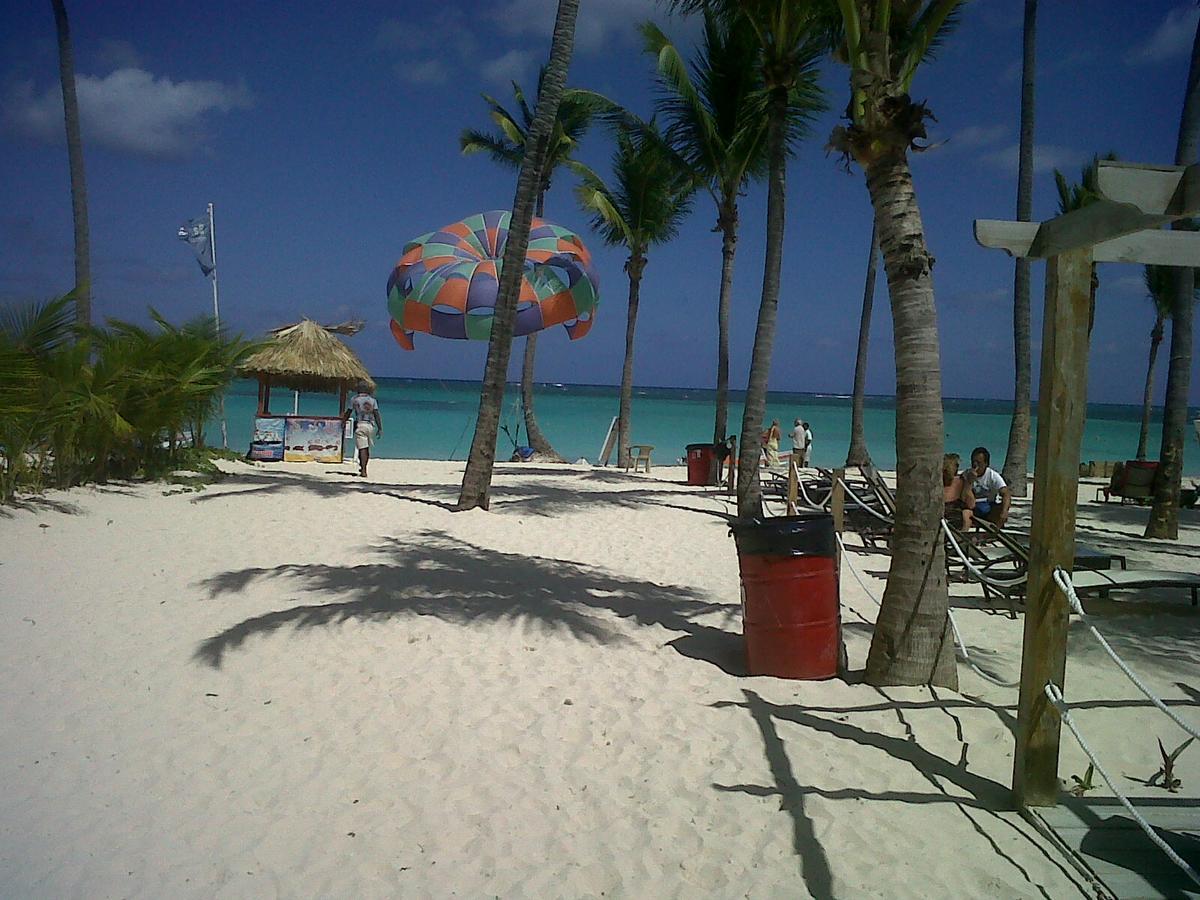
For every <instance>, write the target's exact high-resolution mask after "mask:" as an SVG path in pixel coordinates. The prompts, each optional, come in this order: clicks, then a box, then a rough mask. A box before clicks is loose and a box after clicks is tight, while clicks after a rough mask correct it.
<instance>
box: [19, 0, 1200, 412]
mask: <svg viewBox="0 0 1200 900" xmlns="http://www.w3.org/2000/svg"><path fill="white" fill-rule="evenodd" d="M1022 7H1023V4H1022V3H1020V2H1019V0H1005V2H1000V0H975V2H971V3H968V4H967V5H966V9H965V12H964V15H963V18H962V24H961V26H960V27H959V29H958V30H957V31H956V32H955V33H954V34H953V35H952V36H951V37H950V38H949V40H948V41H947V43H946V45H945V47H944V48H943V50H942V52H941V53H940V55H939V57H938V58H937V59H936V60H935V61H933V62H932V63H930V64H929V65H928V66H927V67H926V68H924V69H923V70H922V71H921V72H920V73H919V74H918V77H917V82H916V84H915V85H914V95H915V96H916V97H917V98H919V99H925V100H927V102H928V104H929V106H930V108H931V109H932V110H933V112H934V113H935V115H936V116H937V122H935V123H932V124H931V139H932V140H933V141H934V142H937V143H938V144H939V146H938V147H937V148H936V149H934V150H932V151H930V152H928V153H926V154H923V155H919V156H916V157H915V158H914V161H913V168H914V173H915V178H916V184H917V191H918V197H919V199H920V203H921V210H922V214H923V217H924V221H925V225H926V229H927V238H928V241H929V245H930V248H931V251H932V253H933V254H934V256H935V257H936V259H937V263H936V266H935V270H934V279H935V290H936V296H937V306H938V314H939V320H940V324H941V336H942V361H943V363H942V364H943V385H944V393H945V394H946V395H947V396H959V397H964V396H965V397H972V396H973V397H999V398H1007V397H1010V396H1011V393H1012V387H1011V384H1012V325H1011V321H1012V311H1011V310H1012V298H1011V294H1012V271H1013V265H1012V261H1011V260H1009V259H1008V258H1007V257H1006V256H1005V255H1004V254H1003V253H1001V252H999V251H994V250H984V249H982V248H981V247H979V246H978V245H976V244H975V242H974V239H973V237H972V231H971V223H972V220H973V219H975V218H1012V217H1013V215H1014V212H1013V211H1014V209H1015V195H1016V187H1015V180H1016V144H1017V138H1018V113H1019V102H1020V98H1019V92H1020V81H1019V75H1020V59H1021V19H1022ZM554 9H555V3H554V2H553V0H498V2H491V3H487V4H483V3H474V2H464V3H458V4H433V5H430V4H417V3H412V2H408V0H401V2H398V3H397V2H390V3H376V2H355V3H351V4H337V5H334V4H327V3H314V2H297V3H291V4H285V5H284V4H259V3H255V4H247V3H223V2H209V3H206V4H203V5H197V4H195V3H182V2H172V0H163V2H158V3H155V4H149V5H148V4H141V3H138V4H134V3H128V2H119V0H114V2H105V3H100V2H78V0H77V2H68V11H69V14H70V16H71V28H72V36H73V40H74V47H75V60H76V71H77V76H78V78H79V96H80V103H81V107H82V115H83V129H84V130H83V138H84V144H85V155H86V163H87V183H88V194H89V203H90V215H91V236H92V264H93V273H94V274H93V279H94V293H95V306H96V312H97V316H98V317H102V316H117V317H122V318H133V319H141V318H143V317H144V313H145V309H146V307H147V306H148V305H153V306H155V307H156V308H157V309H159V310H160V311H162V312H163V313H164V314H166V315H167V316H168V317H169V318H172V319H176V320H182V319H185V318H189V317H191V316H194V315H197V314H200V313H203V312H205V311H207V310H209V309H211V289H210V287H209V284H208V282H207V281H206V280H204V279H203V278H202V276H201V274H200V271H199V269H198V267H197V266H196V263H195V261H194V259H193V258H192V256H191V255H190V252H189V249H188V247H187V246H186V245H185V244H183V243H182V242H180V241H179V240H178V239H177V237H176V229H177V228H178V227H179V225H180V224H182V223H183V222H184V221H185V220H186V219H188V218H191V217H195V216H200V215H202V214H203V212H204V209H205V205H206V203H208V202H212V203H214V204H215V205H216V211H217V212H216V215H217V253H218V263H219V275H220V287H221V310H222V317H223V319H224V321H225V322H226V323H228V324H229V325H230V326H231V327H232V328H234V329H236V330H240V331H243V332H245V333H246V334H248V335H253V334H260V333H262V332H263V331H264V330H265V329H267V328H271V327H275V326H278V325H281V324H285V323H288V322H291V321H295V320H296V319H298V318H299V317H300V316H302V315H307V316H309V317H311V318H314V319H317V320H320V321H325V322H332V321H340V320H344V319H347V318H362V319H364V320H365V321H366V323H367V327H366V329H365V330H364V332H363V333H362V334H361V335H359V336H358V337H356V338H354V339H353V340H352V345H353V346H354V348H355V349H356V350H357V351H358V353H359V354H360V355H361V356H362V357H363V359H364V361H365V362H366V363H367V365H368V367H369V368H370V369H371V371H372V372H373V373H375V374H377V375H383V376H389V375H397V376H413V377H430V378H458V379H477V378H478V377H480V375H481V373H482V368H483V360H484V357H485V354H486V345H484V344H482V343H475V342H455V341H439V340H437V339H435V338H431V337H428V336H424V335H418V336H417V338H416V342H417V349H416V351H415V352H412V353H407V352H405V351H402V350H401V349H400V348H399V347H397V346H396V345H395V344H394V342H393V341H392V339H391V336H390V334H389V333H388V328H387V322H388V315H387V310H386V305H385V300H386V298H385V288H386V283H387V278H388V275H389V273H390V271H391V269H392V266H393V265H394V264H395V262H396V260H397V258H398V257H399V255H400V251H401V249H402V247H403V245H404V243H405V242H406V241H408V240H409V239H411V238H413V237H415V236H417V235H419V234H421V233H423V232H426V231H430V230H432V229H434V228H437V227H439V226H442V225H446V224H449V223H451V222H454V221H457V220H458V219H460V218H462V217H463V216H466V215H468V214H470V213H473V212H478V211H482V210H487V209H502V208H507V207H509V206H510V205H511V202H512V197H513V191H514V188H515V182H516V177H515V174H514V173H512V172H510V171H506V170H502V169H499V168H497V167H496V166H495V165H494V164H492V163H491V162H490V161H488V160H487V159H486V158H484V157H482V156H471V157H463V156H462V155H461V154H460V153H459V150H458V136H459V133H460V132H461V131H462V129H463V128H465V127H482V126H486V125H488V124H489V123H488V120H487V119H486V109H485V105H484V102H483V100H482V99H481V97H480V94H481V93H484V92H486V93H490V94H492V95H494V96H496V97H498V98H499V99H501V100H502V102H504V101H507V100H508V99H509V98H511V87H510V82H511V80H512V79H514V78H515V79H517V80H518V81H520V82H521V83H522V84H526V85H530V86H531V87H530V89H531V90H532V85H533V83H534V79H535V77H536V72H537V68H538V66H539V64H540V63H541V62H543V61H544V60H545V57H546V55H547V53H548V50H549V32H550V28H551V25H552V23H553V18H554ZM1085 10H1086V13H1085V12H1084V11H1085ZM1039 12H1040V15H1039V21H1038V46H1037V51H1038V52H1037V60H1038V79H1039V81H1038V87H1037V129H1036V137H1037V176H1036V183H1035V198H1034V215H1035V218H1039V219H1041V218H1049V217H1051V216H1052V215H1054V214H1055V212H1056V204H1057V198H1056V195H1055V193H1054V186H1053V180H1052V174H1051V172H1052V169H1053V168H1055V167H1059V168H1062V169H1063V170H1064V171H1065V172H1067V173H1068V174H1069V175H1070V176H1071V177H1072V178H1077V177H1078V172H1079V168H1080V166H1081V165H1082V164H1083V163H1084V162H1085V161H1086V160H1087V159H1089V158H1090V157H1091V155H1092V154H1093V153H1096V152H1099V153H1105V152H1108V151H1110V150H1111V151H1114V152H1115V153H1117V154H1118V156H1120V157H1121V158H1122V159H1126V160H1130V161H1138V162H1146V163H1158V164H1162V163H1170V162H1172V161H1173V157H1174V150H1175V140H1176V133H1177V130H1178V124H1179V109H1180V105H1181V102H1182V96H1183V89H1184V81H1185V78H1186V74H1187V64H1188V54H1189V51H1190V47H1191V40H1192V36H1193V34H1194V32H1195V27H1196V17H1197V15H1198V13H1197V11H1196V9H1195V6H1194V4H1191V3H1187V2H1184V3H1180V2H1177V0H1162V2H1159V0H1141V2H1136V3H1130V2H1126V0H1097V2H1092V3H1088V4H1086V6H1085V5H1081V4H1074V3H1068V4H1063V3H1042V4H1041V9H1040V11H1039ZM644 18H653V19H655V20H656V21H659V22H660V23H661V24H663V26H664V28H665V30H666V31H667V32H668V33H669V34H672V35H676V36H678V37H679V39H680V41H681V42H684V41H687V40H689V39H690V37H691V36H693V35H694V34H695V33H696V28H695V25H694V24H692V23H687V22H683V21H680V20H673V19H671V18H669V17H668V16H667V15H666V14H665V13H664V12H663V11H662V9H660V8H659V7H657V6H655V5H654V4H653V3H652V2H649V0H583V3H582V10H581V12H580V16H579V23H578V30H577V41H576V53H575V58H574V61H573V63H572V66H571V70H570V78H569V80H570V83H571V84H572V85H574V86H578V87H588V88H592V89H595V90H598V91H601V92H603V93H605V94H607V95H609V96H610V97H612V98H614V99H616V100H618V101H619V102H621V103H623V104H625V105H626V106H628V107H629V108H631V109H633V110H634V111H636V112H639V113H641V114H643V115H648V114H649V113H650V112H651V110H652V104H653V99H654V91H653V83H652V72H651V67H650V62H649V60H648V58H647V57H646V56H645V55H644V54H643V53H642V52H641V50H640V46H639V43H638V40H637V37H636V33H635V31H634V27H633V26H634V23H636V22H637V21H639V20H641V19H644ZM5 23H6V27H5V29H4V33H3V36H0V47H2V48H3V57H2V59H3V62H0V96H2V97H3V102H2V103H0V195H2V196H3V197H4V198H5V203H4V205H3V207H2V208H0V246H3V248H4V251H3V252H2V253H0V303H6V302H10V301H28V300H34V299H45V298H48V297H51V296H55V295H57V294H60V293H63V292H65V291H67V290H69V289H70V287H71V283H72V279H73V268H72V226H71V206H70V195H69V182H68V170H67V159H66V151H65V146H64V141H63V137H62V133H63V126H62V114H61V100H60V97H59V93H58V70H57V54H56V45H55V32H54V21H53V16H52V13H51V10H50V4H49V3H34V4H17V3H7V4H5ZM823 85H824V87H825V89H826V90H827V92H828V97H829V105H830V112H828V113H826V114H825V115H823V116H822V117H820V119H819V120H818V121H817V123H816V125H815V126H814V128H813V132H812V135H811V137H810V138H809V140H808V141H807V142H806V143H805V144H803V145H801V146H800V147H798V148H797V152H796V156H795V159H794V160H793V161H792V163H791V165H790V167H789V171H788V207H787V216H788V221H787V240H786V246H785V256H784V267H783V292H782V296H781V302H780V312H779V321H778V332H777V337H776V346H775V355H774V362H773V365H772V370H771V382H770V386H771V388H772V389H774V390H795V391H815V392H831V393H848V392H849V391H850V389H851V386H852V379H853V370H854V354H855V346H856V341H857V332H858V320H859V311H860V307H861V301H862V290H863V276H864V268H865V263H866V255H867V250H868V246H867V242H868V240H869V236H870V208H869V203H868V198H867V193H866V188H865V183H864V180H863V177H862V174H861V172H859V171H858V170H855V171H854V172H853V173H852V174H846V173H845V172H844V171H843V169H842V168H841V167H840V166H839V164H838V162H837V160H835V159H834V158H832V157H827V156H826V155H825V152H824V149H823V148H824V144H825V140H826V138H827V137H828V134H829V132H830V130H831V129H832V128H833V126H834V125H836V124H837V120H838V111H839V110H841V109H844V107H845V103H846V100H847V97H848V87H847V75H846V71H845V70H844V69H843V68H841V67H839V66H837V65H836V64H833V63H829V64H827V65H826V66H825V67H824V72H823ZM610 149H611V144H610V139H609V137H608V135H606V134H605V133H604V132H603V131H599V130H598V131H596V132H595V133H593V134H591V135H589V137H588V138H587V139H586V142H585V145H584V147H583V150H582V153H581V156H582V158H583V159H584V160H585V161H586V162H588V163H590V164H591V165H593V166H594V167H596V168H597V169H598V170H599V171H601V172H602V173H606V172H607V167H608V159H609V154H610ZM572 187H573V185H572V179H571V178H570V177H569V176H567V175H565V174H564V175H562V176H560V177H559V179H558V181H557V182H556V184H555V187H554V188H553V190H552V191H551V194H550V195H549V197H548V198H547V208H546V217H547V218H548V219H550V220H552V221H555V222H557V223H559V224H562V225H565V226H567V227H570V228H573V229H574V230H576V231H578V232H580V233H581V234H582V235H584V239H585V241H587V242H588V245H589V247H590V248H591V249H592V251H593V254H594V256H595V258H596V260H597V266H598V271H599V275H600V279H601V305H600V308H599V312H598V316H597V321H596V325H595V327H594V328H593V329H592V331H591V333H590V334H589V335H588V336H587V337H586V338H584V339H582V340H580V341H577V342H573V343H572V342H569V341H568V340H567V338H566V334H565V332H564V331H562V329H557V328H556V329H554V330H552V331H550V332H547V333H546V334H545V335H544V336H543V339H542V340H541V341H539V344H538V360H539V364H538V369H537V376H538V379H539V380H541V381H562V382H587V383H602V384H603V383H608V384H612V383H616V382H618V381H619V379H620V370H621V359H622V352H623V342H624V320H625V306H626V297H627V290H628V284H627V281H626V278H625V275H624V272H623V271H622V264H623V262H624V259H625V257H624V254H622V253H621V252H620V250H619V249H616V248H608V247H604V246H603V245H602V244H601V243H600V241H599V239H598V238H597V237H595V236H591V235H590V233H589V232H588V229H587V218H586V217H585V216H584V215H583V214H582V213H581V212H580V211H579V209H578V207H577V205H576V202H575V198H574V196H573V194H572V190H571V189H572ZM741 218H742V230H741V237H740V242H739V255H738V259H737V268H736V272H735V285H734V291H735V300H734V312H733V340H732V347H733V351H732V383H733V386H734V387H735V388H741V387H744V386H745V380H746V375H747V371H748V367H749V359H750V348H751V344H752V341H753V334H754V324H755V318H756V316H757V309H758V297H759V293H760V289H761V278H762V254H763V233H764V228H763V222H764V219H765V187H764V186H763V185H751V186H750V187H749V188H748V190H747V192H746V196H745V197H744V199H743V201H742V206H741ZM714 220H715V213H714V211H713V209H712V205H711V203H710V202H709V201H708V200H707V198H706V197H704V196H700V197H698V198H697V201H696V204H695V207H694V212H693V214H692V216H691V218H690V219H689V220H688V221H687V223H686V224H685V225H684V227H683V229H682V232H681V234H680V236H679V237H678V239H677V240H675V241H674V242H672V243H670V244H668V245H664V246H661V247H657V248H654V249H653V250H652V251H651V254H650V257H649V264H648V266H647V268H646V273H645V280H644V282H643V286H642V304H641V313H640V317H639V321H638V334H637V356H636V362H635V381H636V382H637V383H638V384H641V385H665V386H672V385H677V386H689V387H690V386H700V387H710V386H712V384H713V381H714V379H715V372H716V295H717V283H718V276H719V270H720V242H719V236H718V235H716V234H714V233H713V231H712V226H713V223H714ZM1043 280H1044V266H1043V265H1042V264H1036V265H1035V267H1034V307H1035V323H1034V335H1035V338H1034V340H1035V357H1034V363H1035V373H1036V364H1037V352H1038V346H1039V345H1040V340H1039V335H1040V313H1039V311H1040V306H1041V288H1042V283H1043ZM1100 284H1101V286H1100V294H1099V300H1098V304H1097V307H1098V308H1097V313H1096V325H1095V331H1094V333H1093V352H1092V357H1091V366H1090V389H1089V390H1090V394H1089V399H1091V400H1094V401H1101V402H1116V403H1140V401H1141V395H1142V389H1143V379H1144V374H1145V365H1146V356H1147V351H1148V346H1149V332H1150V328H1151V326H1152V324H1153V313H1152V308H1151V305H1150V303H1149V301H1148V300H1147V299H1146V297H1145V290H1144V287H1143V284H1142V273H1141V268H1140V267H1136V266H1115V265H1104V266H1101V267H1100ZM871 346H872V351H871V356H870V369H869V377H868V391H869V392H871V393H878V394H890V393H892V391H893V389H894V370H893V367H892V351H891V329H890V314H889V312H888V308H887V294H886V288H885V286H884V284H883V279H882V273H881V278H880V286H879V290H878V293H877V295H876V306H875V317H874V322H873V327H872V345H871ZM516 351H517V352H516V353H514V358H515V360H516V362H514V366H513V370H512V371H513V373H514V376H515V374H516V372H517V371H518V369H517V366H518V364H519V356H520V354H519V347H517V348H516ZM1166 356H1167V354H1166V352H1165V348H1164V351H1163V352H1162V353H1161V354H1160V360H1159V369H1158V377H1157V391H1156V394H1157V396H1158V397H1159V398H1161V395H1162V388H1163V385H1164V382H1165V379H1166ZM1192 397H1193V403H1195V402H1197V398H1200V374H1198V373H1197V372H1196V371H1195V370H1194V372H1193V375H1192Z"/></svg>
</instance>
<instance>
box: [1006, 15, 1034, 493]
mask: <svg viewBox="0 0 1200 900" xmlns="http://www.w3.org/2000/svg"><path fill="white" fill-rule="evenodd" d="M1036 37H1037V0H1025V25H1024V30H1023V36H1022V41H1021V43H1022V63H1021V140H1020V144H1019V145H1018V153H1017V221H1018V222H1028V221H1029V220H1030V218H1031V217H1032V216H1033V88H1034V77H1035V65H1034V57H1035V53H1034V47H1035V45H1036ZM1031 346H1032V342H1031V336H1030V319H1029V260H1028V259H1027V258H1025V257H1023V256H1019V257H1017V259H1016V263H1015V270H1014V274H1013V361H1014V371H1015V373H1016V378H1015V381H1014V385H1013V413H1012V422H1011V423H1010V424H1009V428H1008V452H1007V453H1006V454H1005V456H1004V473H1003V474H1004V481H1005V483H1006V484H1007V485H1008V487H1009V489H1010V490H1011V491H1012V493H1013V496H1014V497H1024V496H1025V495H1026V493H1028V490H1027V485H1026V481H1027V477H1028V475H1029V440H1030V432H1031V427H1032V420H1033V414H1032V410H1031V405H1030V395H1031V393H1032V391H1033V370H1032V363H1031V351H1030V347H1031Z"/></svg>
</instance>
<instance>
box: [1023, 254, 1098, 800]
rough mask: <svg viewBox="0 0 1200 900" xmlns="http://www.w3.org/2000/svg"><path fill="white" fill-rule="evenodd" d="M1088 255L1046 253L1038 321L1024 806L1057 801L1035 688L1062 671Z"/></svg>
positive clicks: (1053, 734)
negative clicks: (1061, 576) (1057, 572)
mask: <svg viewBox="0 0 1200 900" xmlns="http://www.w3.org/2000/svg"><path fill="white" fill-rule="evenodd" d="M1091 280H1092V258H1091V254H1090V253H1088V251H1087V250H1075V251H1072V252H1071V253H1064V254H1062V255H1060V256H1057V257H1055V258H1053V259H1051V260H1050V262H1049V265H1048V266H1047V270H1046V306H1045V312H1044V314H1043V326H1042V366H1041V378H1040V386H1039V393H1038V430H1037V453H1036V456H1035V459H1034V472H1035V473H1036V475H1037V486H1036V489H1035V490H1034V492H1033V521H1032V526H1031V528H1030V534H1029V550H1030V552H1029V580H1028V595H1027V597H1026V601H1025V635H1024V642H1023V645H1022V650H1021V693H1020V700H1019V703H1018V707H1017V748H1016V754H1015V758H1014V763H1013V792H1014V793H1015V795H1016V799H1017V801H1018V802H1019V803H1020V804H1022V805H1024V806H1054V805H1055V803H1057V801H1058V793H1059V784H1058V749H1059V748H1058V745H1059V720H1058V716H1057V715H1056V714H1055V713H1054V711H1053V709H1051V708H1050V706H1049V701H1048V700H1047V699H1046V696H1045V694H1044V693H1043V690H1044V689H1045V686H1046V684H1047V683H1048V682H1053V683H1054V684H1056V685H1058V686H1059V687H1060V688H1061V687H1062V686H1063V681H1064V678H1065V674H1066V664H1067V624H1068V617H1069V615H1070V608H1069V606H1068V604H1067V600H1066V598H1065V597H1064V596H1063V595H1062V592H1061V591H1060V590H1059V589H1058V586H1057V585H1055V583H1054V580H1053V572H1054V569H1055V567H1057V566H1061V567H1062V568H1064V569H1066V570H1067V571H1068V572H1069V571H1070V570H1071V565H1072V563H1073V561H1074V557H1075V507H1076V504H1077V502H1078V478H1079V446H1080V442H1081V440H1082V437H1083V422H1084V418H1085V415H1086V406H1087V354H1088V318H1089V307H1090V305H1091Z"/></svg>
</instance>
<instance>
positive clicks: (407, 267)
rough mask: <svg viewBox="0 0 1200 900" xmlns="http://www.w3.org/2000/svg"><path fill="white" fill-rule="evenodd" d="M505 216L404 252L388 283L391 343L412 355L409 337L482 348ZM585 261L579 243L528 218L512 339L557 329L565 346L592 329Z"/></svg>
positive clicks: (590, 273)
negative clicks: (420, 335) (565, 339)
mask: <svg viewBox="0 0 1200 900" xmlns="http://www.w3.org/2000/svg"><path fill="white" fill-rule="evenodd" d="M510 218H511V214H510V213H508V212H507V211H497V212H485V213H479V214H478V215H474V216H469V217H468V218H466V219H463V220H462V221H461V222H456V223H454V224H453V225H447V226H446V227H445V228H441V229H439V230H437V231H433V232H430V233H429V234H426V235H422V236H421V237H419V238H417V239H416V240H414V241H411V242H410V243H408V244H407V245H405V247H404V254H403V255H402V256H401V257H400V262H398V263H397V264H396V268H395V269H393V270H392V275H391V277H390V278H389V279H388V286H387V291H388V311H389V312H390V313H391V314H392V321H391V328H392V336H393V337H395V339H396V342H397V343H398V344H399V345H400V346H401V347H403V348H404V349H405V350H412V349H413V342H412V335H413V332H416V331H421V332H424V333H426V334H432V335H435V336H437V337H444V338H455V339H458V340H477V341H486V340H487V339H488V338H489V337H490V336H491V333H492V318H493V316H494V314H495V310H496V296H497V294H498V293H499V288H500V281H499V278H500V265H501V259H502V258H503V256H504V247H505V244H506V243H507V241H508V223H509V219H510ZM598 289H599V282H598V281H597V280H596V273H595V271H594V270H593V269H592V257H591V254H590V253H588V251H587V248H585V247H584V246H583V241H581V240H580V239H579V236H578V235H576V234H573V233H572V232H570V231H568V230H567V229H565V228H560V227H559V226H558V225H552V224H550V223H549V222H545V221H542V220H541V219H537V218H535V219H534V220H533V225H532V227H531V229H530V232H529V249H528V250H527V251H526V253H525V274H524V277H522V279H521V294H520V297H519V299H518V301H517V317H516V322H515V324H514V328H513V334H514V335H515V336H518V337H519V336H521V335H526V334H532V333H533V332H535V331H541V330H542V329H543V328H549V327H550V326H551V325H563V326H565V327H566V329H567V334H568V335H569V336H570V338H571V340H576V339H578V338H581V337H583V336H584V335H585V334H587V333H588V331H589V330H590V329H591V327H592V321H593V317H594V315H595V312H596V303H597V301H598V299H599V290H598Z"/></svg>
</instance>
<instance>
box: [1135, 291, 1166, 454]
mask: <svg viewBox="0 0 1200 900" xmlns="http://www.w3.org/2000/svg"><path fill="white" fill-rule="evenodd" d="M1162 339H1163V317H1162V313H1159V314H1158V316H1157V317H1156V318H1155V320H1154V329H1153V330H1152V331H1151V332H1150V363H1149V365H1147V366H1146V391H1145V393H1144V394H1143V395H1142V430H1141V432H1140V433H1139V434H1138V448H1137V457H1136V458H1137V459H1145V458H1146V439H1147V438H1149V436H1150V406H1151V403H1152V401H1153V399H1154V362H1155V360H1156V359H1157V358H1158V345H1159V344H1161V343H1162Z"/></svg>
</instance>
